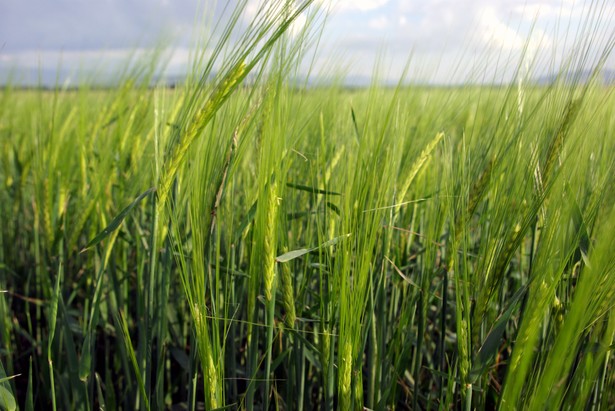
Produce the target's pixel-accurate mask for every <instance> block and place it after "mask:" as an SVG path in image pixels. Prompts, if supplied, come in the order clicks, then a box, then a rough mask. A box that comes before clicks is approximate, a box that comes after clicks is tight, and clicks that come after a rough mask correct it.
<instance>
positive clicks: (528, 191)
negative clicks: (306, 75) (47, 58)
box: [0, 2, 615, 411]
mask: <svg viewBox="0 0 615 411" xmlns="http://www.w3.org/2000/svg"><path fill="white" fill-rule="evenodd" d="M282 3H283V2H272V6H271V7H270V8H269V9H267V10H265V11H263V12H262V13H261V14H258V15H257V17H256V18H255V21H254V24H253V25H252V26H250V27H248V28H247V29H246V30H245V31H244V32H243V34H241V35H240V36H238V37H237V36H234V35H231V33H233V30H234V29H235V26H234V25H235V23H236V20H235V21H233V20H231V21H230V22H229V23H228V25H227V27H222V28H218V29H219V30H220V33H221V35H220V36H219V40H218V43H216V44H213V45H210V46H211V47H209V48H208V50H212V49H213V54H212V55H207V56H205V55H204V54H203V55H199V54H198V53H197V54H196V55H195V63H194V66H193V69H192V72H191V75H190V76H189V77H188V78H187V80H186V83H185V84H181V85H178V86H177V87H174V88H170V87H165V86H163V85H155V84H154V83H155V81H154V79H155V73H156V67H157V65H158V63H159V60H158V58H159V56H158V55H157V54H156V55H152V56H151V58H144V59H143V60H141V61H139V62H138V64H136V65H133V66H132V67H131V68H130V69H127V70H126V72H124V73H118V79H119V80H118V85H117V87H113V88H104V89H102V88H96V87H93V86H89V85H87V84H85V83H84V84H83V85H81V86H80V87H78V88H76V89H66V88H62V87H56V88H54V89H49V90H45V89H30V90H24V89H20V88H17V87H12V86H11V85H7V86H5V87H4V88H3V89H2V91H1V92H0V186H1V187H2V188H1V189H0V216H1V221H2V223H1V226H0V227H1V228H0V291H1V294H0V340H1V341H0V407H2V408H4V409H7V410H14V409H24V410H35V409H49V410H69V409H70V410H90V409H100V410H103V409H108V410H115V409H122V410H136V409H138V410H158V409H169V410H184V409H185V410H201V409H205V410H227V409H229V410H234V409H247V410H271V409H276V410H277V409H280V410H312V409H322V410H334V409H339V410H351V409H355V410H363V409H369V410H389V409H397V410H407V409H417V410H418V409H425V410H427V409H429V410H451V409H452V410H468V411H469V410H473V409H502V410H517V409H528V410H545V409H557V410H559V409H565V410H579V409H583V410H600V409H601V410H608V409H614V408H615V361H614V359H613V348H614V346H615V345H614V343H615V341H614V339H615V315H614V311H613V307H614V306H615V281H614V280H615V179H614V178H613V175H615V174H614V171H615V94H614V89H613V86H608V85H604V84H602V83H601V82H600V81H598V73H599V69H600V68H601V64H602V63H603V62H604V60H605V58H606V57H607V56H608V54H609V53H610V52H611V49H612V46H613V44H614V42H613V38H611V39H608V41H607V43H606V47H605V48H604V50H602V51H601V54H599V55H597V56H595V57H591V58H590V57H588V56H587V55H586V54H584V50H585V48H584V47H587V46H586V45H585V43H584V41H582V40H579V41H578V45H579V47H578V48H576V49H574V50H573V52H572V54H571V56H570V59H569V60H568V63H567V65H565V66H563V67H562V68H561V69H560V71H559V74H560V75H559V77H558V78H556V79H555V80H554V81H553V82H552V83H550V84H547V85H537V84H533V83H532V82H531V81H527V80H526V78H525V77H524V76H525V75H526V74H527V73H525V72H524V69H523V67H524V66H523V65H522V64H520V65H519V71H518V74H517V77H516V79H515V81H513V82H511V83H510V84H504V85H470V84H468V85H460V86H450V87H429V86H425V85H411V84H409V83H405V82H401V81H400V84H399V85H398V86H390V87H389V86H378V85H377V84H378V83H377V82H375V83H374V84H373V85H372V86H371V87H365V88H355V89H351V88H347V87H344V86H343V83H342V82H335V81H333V82H329V83H327V84H326V85H313V84H310V85H307V84H303V83H298V82H297V80H296V75H295V74H296V70H297V67H298V66H299V62H300V60H301V59H302V58H303V57H304V56H305V53H306V50H307V46H306V45H307V44H308V43H310V42H313V41H314V38H317V33H318V28H317V25H316V24H314V25H310V24H309V23H310V18H314V16H315V15H314V14H312V15H310V14H309V13H310V10H311V9H309V8H308V5H309V3H310V2H307V3H305V5H304V6H303V7H302V8H299V9H288V7H285V6H283V4H282ZM240 12H241V8H240V7H239V8H238V10H237V12H236V13H237V14H236V15H238V13H240ZM300 13H308V25H307V26H306V27H305V28H304V29H303V31H302V32H301V33H300V34H299V35H295V36H292V37H291V36H288V35H287V34H286V32H287V31H288V30H289V27H291V23H292V22H293V20H294V19H296V18H297V16H299V15H300ZM314 21H316V19H315V18H314ZM588 30H591V28H588ZM315 33H316V34H315ZM581 35H584V34H583V33H581ZM596 41H597V40H596ZM205 57H207V58H205ZM584 70H585V71H587V70H589V71H590V72H592V73H594V74H595V76H593V77H591V76H590V78H589V79H586V78H581V76H580V75H578V76H575V73H581V72H582V71H584Z"/></svg>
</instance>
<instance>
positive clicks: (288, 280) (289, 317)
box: [280, 249, 297, 328]
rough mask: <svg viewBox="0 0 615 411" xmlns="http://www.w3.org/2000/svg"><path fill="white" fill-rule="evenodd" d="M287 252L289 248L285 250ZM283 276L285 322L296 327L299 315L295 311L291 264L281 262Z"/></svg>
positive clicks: (281, 277) (281, 279)
mask: <svg viewBox="0 0 615 411" xmlns="http://www.w3.org/2000/svg"><path fill="white" fill-rule="evenodd" d="M283 251H284V252H287V251H288V250H287V249H284V250H283ZM280 269H281V274H282V275H281V276H280V282H281V286H282V306H283V307H284V311H286V317H285V318H284V324H285V325H286V327H287V328H294V326H295V321H296V320H297V315H296V313H295V296H294V289H293V278H292V275H291V272H290V265H289V264H288V263H286V264H280Z"/></svg>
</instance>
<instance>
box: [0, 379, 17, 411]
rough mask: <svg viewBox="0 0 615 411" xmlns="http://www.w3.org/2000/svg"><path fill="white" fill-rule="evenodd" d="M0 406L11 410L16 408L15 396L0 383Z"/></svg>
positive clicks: (8, 410)
mask: <svg viewBox="0 0 615 411" xmlns="http://www.w3.org/2000/svg"><path fill="white" fill-rule="evenodd" d="M0 408H2V409H4V410H7V411H13V410H16V409H17V402H16V401H15V397H14V396H13V394H12V393H11V392H10V391H9V390H7V389H6V388H4V387H3V386H2V385H0Z"/></svg>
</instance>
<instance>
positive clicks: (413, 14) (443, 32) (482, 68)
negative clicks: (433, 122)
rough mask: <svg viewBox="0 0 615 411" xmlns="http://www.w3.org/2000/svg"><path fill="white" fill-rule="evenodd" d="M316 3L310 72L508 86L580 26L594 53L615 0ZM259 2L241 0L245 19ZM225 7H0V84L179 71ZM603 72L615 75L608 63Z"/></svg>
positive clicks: (168, 2)
mask: <svg viewBox="0 0 615 411" xmlns="http://www.w3.org/2000/svg"><path fill="white" fill-rule="evenodd" d="M230 1H234V0H230ZM260 1H262V0H260ZM317 1H318V3H319V4H323V5H326V4H331V9H330V12H329V16H328V18H327V21H326V25H325V29H324V32H323V35H322V37H321V44H320V47H319V49H318V52H317V54H316V67H317V68H319V69H322V70H327V71H328V72H331V71H332V70H334V69H344V70H346V72H347V74H348V76H349V77H350V78H354V79H359V81H361V80H360V79H369V77H370V76H371V73H372V72H373V68H374V62H375V61H376V60H377V59H380V61H381V62H382V63H383V64H381V73H380V77H381V78H384V79H386V80H389V81H394V80H395V79H397V78H398V77H399V75H400V73H401V70H402V67H403V66H404V64H405V63H406V61H407V60H408V59H409V58H410V57H411V61H410V70H409V75H410V77H411V78H413V79H416V80H420V81H431V82H434V83H451V82H462V81H466V80H468V79H470V80H474V81H486V82H491V81H499V80H504V81H506V79H507V78H508V77H510V75H511V73H512V72H513V71H514V67H516V66H517V64H516V63H517V62H518V60H519V56H520V55H521V52H522V50H523V49H524V47H525V46H526V45H527V46H528V50H529V51H528V54H529V55H531V56H534V55H538V56H539V60H538V61H539V62H538V63H537V66H538V67H539V68H537V69H536V70H535V71H538V74H542V73H543V71H544V67H548V66H554V65H558V64H559V62H560V61H561V60H562V58H564V56H566V55H567V54H569V53H570V51H571V50H572V45H573V44H574V41H573V40H574V37H575V33H577V32H578V31H579V30H581V31H582V30H584V27H585V30H587V28H586V25H587V23H589V24H590V26H591V27H592V28H596V29H597V30H596V31H595V33H597V36H598V37H597V39H594V40H593V44H594V46H595V48H596V49H599V48H601V47H602V46H601V42H602V41H605V40H607V39H608V37H609V36H613V33H614V30H615V29H614V27H615V0H606V1H604V2H601V1H598V2H596V1H594V2H593V3H600V4H599V5H598V6H599V7H597V8H595V9H593V12H594V14H588V13H590V10H589V8H588V7H587V3H589V2H588V1H587V2H586V1H583V0H536V1H535V0H332V1H331V2H330V3H326V2H327V1H329V0H317ZM258 2H259V0H249V3H250V4H249V5H248V7H247V10H246V17H245V18H246V19H249V16H250V13H251V12H254V8H255V7H257V3H258ZM224 3H226V1H224V0H218V1H215V0H203V1H201V2H199V1H197V0H96V1H94V0H53V1H51V0H0V82H4V81H5V79H6V77H7V75H8V73H12V75H13V76H14V77H15V78H16V79H18V81H20V82H21V81H27V82H36V81H37V80H36V79H37V73H38V72H40V73H43V76H44V77H45V76H47V77H46V79H47V81H49V79H48V77H49V75H50V74H49V73H53V72H55V71H56V70H57V68H58V67H61V68H62V76H61V77H62V80H63V81H64V80H66V79H67V78H70V80H71V81H75V79H76V78H77V77H78V76H77V75H76V73H83V72H88V71H91V70H92V69H97V70H104V69H106V70H111V69H113V67H117V65H118V64H120V63H121V62H122V61H125V59H126V58H127V56H128V55H129V53H130V52H131V51H134V50H147V49H149V48H152V47H153V46H155V45H157V44H160V43H161V42H162V41H166V42H167V43H168V44H170V46H169V50H170V52H171V51H172V53H171V55H172V56H171V58H170V61H169V65H168V71H169V72H170V73H171V74H181V73H182V72H183V71H185V70H186V66H187V62H188V61H189V50H190V38H191V33H193V29H194V27H195V23H194V22H195V15H197V13H198V10H199V4H200V5H201V7H204V8H206V9H207V10H208V11H210V12H211V13H214V14H213V15H215V16H218V15H219V13H220V11H219V10H220V5H221V4H224ZM214 10H216V11H214ZM596 11H598V12H599V13H598V14H599V15H600V16H596V15H595V12H596ZM584 37H585V38H587V36H584ZM530 61H531V59H529V58H526V62H525V64H523V66H524V67H525V66H526V65H528V66H530V65H531V63H530ZM607 67H608V68H610V69H614V68H615V59H614V58H613V56H611V57H610V58H609V60H608V61H607ZM551 69H553V68H552V67H551ZM535 74H536V73H535ZM71 75H72V76H71ZM52 78H53V77H52Z"/></svg>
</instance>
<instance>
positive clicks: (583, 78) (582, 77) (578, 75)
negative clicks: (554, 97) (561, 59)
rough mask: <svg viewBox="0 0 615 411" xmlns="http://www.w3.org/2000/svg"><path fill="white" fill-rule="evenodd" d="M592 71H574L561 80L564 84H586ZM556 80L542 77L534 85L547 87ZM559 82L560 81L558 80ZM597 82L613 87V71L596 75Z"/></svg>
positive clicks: (549, 76) (614, 83)
mask: <svg viewBox="0 0 615 411" xmlns="http://www.w3.org/2000/svg"><path fill="white" fill-rule="evenodd" d="M592 74H593V71H591V70H583V71H574V72H571V73H566V74H565V75H564V77H563V80H564V81H565V82H566V83H571V84H573V83H581V84H583V83H586V82H588V81H589V80H590V79H591V77H592ZM557 79H558V75H556V74H553V75H548V76H542V77H539V78H538V79H536V84H538V85H549V84H553V83H554V82H555V81H556V80H557ZM559 80H562V78H560V79H559ZM598 82H600V83H602V84H603V85H606V86H611V85H615V70H608V69H607V70H602V72H600V74H598Z"/></svg>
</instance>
